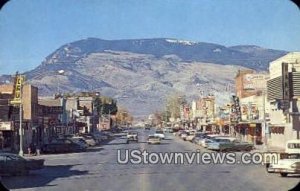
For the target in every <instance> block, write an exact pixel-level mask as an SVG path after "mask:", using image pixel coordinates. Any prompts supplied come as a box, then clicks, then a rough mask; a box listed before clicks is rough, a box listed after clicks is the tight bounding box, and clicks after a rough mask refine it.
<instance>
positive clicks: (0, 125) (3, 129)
mask: <svg viewBox="0 0 300 191" xmlns="http://www.w3.org/2000/svg"><path fill="white" fill-rule="evenodd" d="M14 140H15V134H14V126H13V122H10V121H7V122H0V151H14V150H15V148H14Z"/></svg>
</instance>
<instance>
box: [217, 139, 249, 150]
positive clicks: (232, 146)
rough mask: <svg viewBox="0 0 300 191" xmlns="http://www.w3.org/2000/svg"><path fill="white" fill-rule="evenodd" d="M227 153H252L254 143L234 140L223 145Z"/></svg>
mask: <svg viewBox="0 0 300 191" xmlns="http://www.w3.org/2000/svg"><path fill="white" fill-rule="evenodd" d="M222 147H223V150H224V151H225V150H226V151H251V150H252V149H253V148H254V145H253V144H252V143H248V142H242V141H239V140H233V141H230V142H226V143H223V144H222Z"/></svg>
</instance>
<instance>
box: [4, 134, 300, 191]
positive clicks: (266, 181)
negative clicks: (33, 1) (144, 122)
mask: <svg viewBox="0 0 300 191" xmlns="http://www.w3.org/2000/svg"><path fill="white" fill-rule="evenodd" d="M149 133H153V130H151V131H144V130H140V140H139V143H131V144H125V141H126V139H124V137H116V138H115V139H114V140H113V141H111V142H109V143H107V144H106V145H103V146H101V147H96V148H93V149H92V150H90V151H88V152H85V153H72V154H58V155H44V156H41V157H42V158H45V159H46V162H45V164H46V167H45V168H44V169H42V170H39V171H36V172H33V173H31V175H29V176H23V177H22V176H21V177H4V178H3V180H2V181H3V182H4V184H5V185H6V186H7V187H8V188H10V189H12V190H55V191H56V190H79V191H81V190H82V191H85V190H86V191H92V190H95V191H96V190H97V191H98V190H103V191H110V190H111V191H120V190H124V191H127V190H128V191H160V190H163V191H167V190H170V191H185V190H187V191H193V190H195V191H196V190H197V191H199V190H201V191H205V190H209V191H213V190H224V191H226V190H260V191H261V190H270V191H276V190H280V191H281V190H289V189H291V188H293V187H294V186H295V185H296V184H297V183H298V182H299V176H298V177H295V176H294V177H287V178H282V177H280V176H279V175H278V174H268V173H266V172H265V169H264V168H263V167H262V166H260V165H241V164H236V165H230V164H209V165H203V164H195V163H194V164H185V165H176V164H165V165H162V164H156V165H155V164H126V165H122V164H118V163H117V150H118V149H123V150H122V151H124V149H131V150H132V149H139V150H145V149H146V150H147V151H148V152H162V153H165V152H188V153H191V152H194V151H196V150H197V149H199V147H198V146H196V145H194V144H192V143H189V142H184V141H182V140H180V139H178V138H176V137H173V136H172V135H169V136H168V139H167V140H164V141H163V143H162V144H161V145H148V144H147V143H146V142H145V141H146V136H147V134H149ZM201 151H203V150H201ZM123 153H124V152H123ZM123 156H124V155H123Z"/></svg>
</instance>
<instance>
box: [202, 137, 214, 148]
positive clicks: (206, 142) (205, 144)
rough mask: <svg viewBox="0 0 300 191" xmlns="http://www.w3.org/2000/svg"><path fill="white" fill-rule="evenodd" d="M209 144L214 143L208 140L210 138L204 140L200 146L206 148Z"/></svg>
mask: <svg viewBox="0 0 300 191" xmlns="http://www.w3.org/2000/svg"><path fill="white" fill-rule="evenodd" d="M208 143H213V140H211V139H208V138H205V139H202V140H201V144H200V145H201V146H202V147H204V148H206V147H207V144H208Z"/></svg>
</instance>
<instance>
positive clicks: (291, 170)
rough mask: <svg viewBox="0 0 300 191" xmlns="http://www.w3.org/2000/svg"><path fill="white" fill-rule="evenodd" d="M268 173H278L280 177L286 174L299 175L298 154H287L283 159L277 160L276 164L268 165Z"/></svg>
mask: <svg viewBox="0 0 300 191" xmlns="http://www.w3.org/2000/svg"><path fill="white" fill-rule="evenodd" d="M267 171H268V172H274V173H280V175H281V176H282V177H286V176H287V175H288V174H300V153H290V154H287V155H286V157H285V158H282V159H279V160H278V161H277V163H276V161H275V163H273V162H272V163H270V164H269V165H268V168H267Z"/></svg>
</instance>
